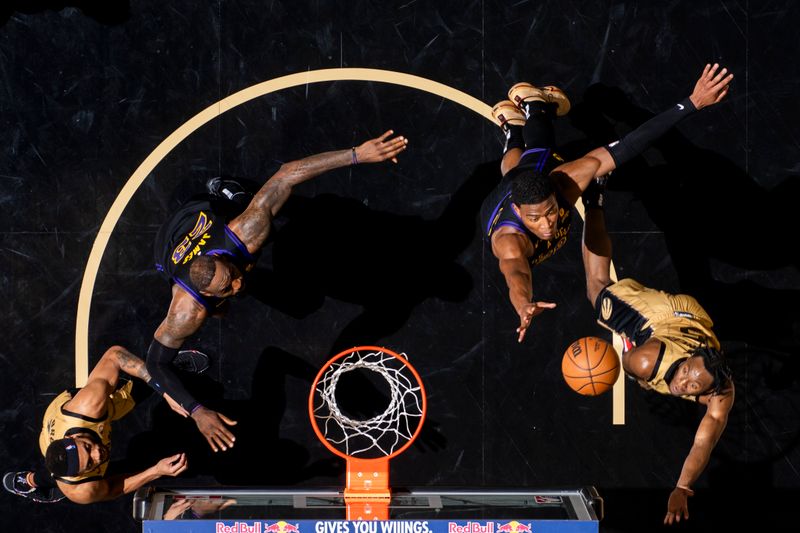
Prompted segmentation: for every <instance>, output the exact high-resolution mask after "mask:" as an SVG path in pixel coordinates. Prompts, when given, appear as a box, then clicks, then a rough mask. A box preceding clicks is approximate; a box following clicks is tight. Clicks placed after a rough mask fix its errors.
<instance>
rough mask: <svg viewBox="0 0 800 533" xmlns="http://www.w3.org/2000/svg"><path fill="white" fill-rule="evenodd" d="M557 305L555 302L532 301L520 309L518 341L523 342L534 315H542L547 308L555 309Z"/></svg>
mask: <svg viewBox="0 0 800 533" xmlns="http://www.w3.org/2000/svg"><path fill="white" fill-rule="evenodd" d="M555 306H556V304H554V303H553V302H530V303H527V304H525V305H524V306H522V309H520V310H519V327H518V328H517V333H518V334H519V338H518V339H517V342H522V341H523V339H524V338H525V333H526V332H527V331H528V328H529V327H530V325H531V321H532V320H533V317H535V316H538V315H541V314H542V313H543V312H544V310H545V309H553V308H554V307H555Z"/></svg>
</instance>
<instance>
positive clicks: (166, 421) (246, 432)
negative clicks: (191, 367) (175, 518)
mask: <svg viewBox="0 0 800 533" xmlns="http://www.w3.org/2000/svg"><path fill="white" fill-rule="evenodd" d="M212 357H213V356H212ZM318 370H319V369H318V368H317V367H315V366H313V365H311V364H310V363H308V362H307V361H306V360H305V359H303V358H302V357H299V356H297V355H294V354H291V353H289V352H287V351H285V350H283V349H281V348H277V347H274V346H268V347H266V348H265V349H264V350H263V351H262V352H261V354H260V355H259V357H258V361H257V363H256V366H255V370H254V372H253V376H252V382H251V396H250V398H248V399H245V400H229V399H224V390H223V386H222V385H221V384H220V383H219V380H217V379H213V378H212V377H210V376H205V375H200V376H196V375H188V374H182V375H181V377H182V378H183V379H185V383H186V385H187V388H188V389H189V390H190V391H192V393H193V394H195V395H196V396H197V398H198V399H199V400H200V401H201V402H202V403H203V404H204V405H207V406H209V407H210V408H212V409H215V410H218V411H219V412H222V413H225V414H226V415H227V416H228V417H230V418H232V419H234V420H236V421H237V424H236V425H235V426H234V427H233V433H234V435H235V436H236V443H235V445H234V446H233V447H232V448H231V449H229V450H227V451H224V452H222V451H220V452H217V453H214V452H213V451H211V449H210V447H209V446H208V444H207V443H206V441H205V439H204V438H203V437H202V435H201V434H200V433H199V432H198V431H197V428H196V426H195V424H194V422H192V421H191V420H187V419H182V418H179V417H178V416H177V415H176V414H175V413H173V412H172V411H171V410H170V409H169V408H168V406H167V405H166V404H165V403H164V402H160V403H158V404H157V405H156V406H155V407H154V408H152V410H151V411H150V416H149V418H150V421H149V422H150V425H151V428H152V429H151V430H150V431H145V432H142V433H140V434H138V435H135V436H134V437H132V438H131V439H130V441H129V444H128V455H127V457H126V459H125V460H124V461H123V462H121V466H122V468H123V469H125V468H135V467H139V466H142V465H150V464H153V462H154V461H155V460H158V459H160V458H161V457H166V456H167V455H170V454H174V453H178V452H186V453H187V455H188V458H189V464H190V467H189V470H188V471H187V473H186V474H185V475H183V476H181V477H179V478H174V479H173V478H162V479H160V480H159V481H158V484H159V485H160V486H187V485H191V486H194V485H196V486H207V485H214V484H221V485H232V486H233V485H238V486H253V485H260V486H278V485H282V486H291V485H296V484H300V483H302V482H303V481H305V480H308V479H319V478H322V479H325V478H327V479H330V480H331V481H330V483H331V484H332V485H337V484H341V483H342V481H341V478H342V477H343V475H344V472H345V464H344V461H343V460H342V459H341V458H339V457H338V456H335V455H333V454H332V453H330V452H329V451H328V450H326V449H324V448H323V446H322V444H321V443H319V441H318V440H317V438H316V437H315V436H314V434H313V431H312V429H311V423H310V421H309V419H308V416H307V414H306V410H305V409H296V408H294V407H293V408H292V409H289V410H288V411H287V401H289V398H291V397H292V395H291V394H290V393H289V391H288V390H287V382H288V381H289V380H300V381H301V382H303V383H305V384H307V388H304V389H303V391H304V394H302V395H301V396H302V401H303V402H305V399H306V397H307V396H306V393H307V391H308V390H310V386H311V383H312V382H313V380H314V377H315V376H316V374H317V372H318ZM350 374H356V373H350ZM351 377H353V378H355V379H354V380H351V381H350V383H348V384H347V387H346V390H345V394H344V395H343V398H342V401H343V403H344V404H345V405H348V406H351V405H353V406H355V405H363V406H364V408H365V409H367V410H366V411H358V410H354V411H352V414H353V415H355V416H359V414H365V415H369V414H372V411H370V409H372V408H373V407H372V406H375V405H381V404H382V402H384V403H387V404H388V398H387V397H382V392H381V391H380V390H379V388H378V387H376V386H375V385H374V383H372V382H370V381H369V380H367V379H363V378H359V377H357V376H355V375H353V376H351ZM294 396H296V395H294ZM294 399H295V400H296V398H294ZM303 405H305V403H303ZM287 412H293V413H297V412H300V413H302V415H301V417H300V418H299V419H297V420H295V419H290V420H285V419H284V417H285V414H286V413H287ZM436 427H437V424H436V423H435V422H432V423H430V424H428V422H426V425H425V426H424V427H423V430H422V432H421V433H420V436H419V438H418V441H420V444H418V445H417V448H418V449H422V450H423V451H424V450H425V449H437V447H438V448H441V447H444V445H445V444H446V440H445V439H444V437H443V436H442V435H441V434H440V433H438V431H437V430H436Z"/></svg>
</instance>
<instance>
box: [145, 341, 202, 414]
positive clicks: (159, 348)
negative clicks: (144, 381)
mask: <svg viewBox="0 0 800 533" xmlns="http://www.w3.org/2000/svg"><path fill="white" fill-rule="evenodd" d="M177 355H178V350H177V349H176V348H169V347H167V346H164V345H163V344H161V343H160V342H158V341H157V340H156V339H153V342H151V343H150V348H148V350H147V361H146V364H147V371H148V372H150V377H151V379H150V386H151V387H153V388H154V389H155V390H156V392H158V393H159V394H161V395H162V396H163V395H164V394H165V393H166V394H169V395H170V396H171V397H172V399H173V400H175V401H176V402H178V403H179V404H181V407H183V408H184V409H186V410H187V411H189V413H191V412H192V411H193V410H194V409H195V408H197V407H198V406H199V405H200V404H199V403H198V402H197V400H195V399H194V397H193V396H192V395H191V394H189V391H187V390H186V387H184V386H183V383H181V380H180V378H179V377H178V376H177V375H176V374H175V372H174V370H173V368H172V360H173V359H175V356H177Z"/></svg>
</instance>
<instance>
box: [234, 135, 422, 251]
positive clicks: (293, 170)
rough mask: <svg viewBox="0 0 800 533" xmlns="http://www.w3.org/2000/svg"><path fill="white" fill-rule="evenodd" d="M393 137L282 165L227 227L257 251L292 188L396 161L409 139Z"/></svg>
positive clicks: (383, 136) (382, 136) (248, 246)
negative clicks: (329, 175) (342, 170)
mask: <svg viewBox="0 0 800 533" xmlns="http://www.w3.org/2000/svg"><path fill="white" fill-rule="evenodd" d="M393 134H394V132H393V131H392V130H389V131H387V132H386V133H384V134H383V135H381V136H380V137H377V138H375V139H371V140H369V141H367V142H365V143H363V144H361V145H360V146H357V147H355V148H353V149H350V148H348V149H347V150H338V151H335V152H325V153H322V154H317V155H312V156H310V157H306V158H305V159H300V160H298V161H291V162H289V163H285V164H284V165H282V166H281V168H280V169H279V170H278V172H276V173H275V174H274V175H273V176H272V177H271V178H269V179H268V180H267V182H266V183H265V184H264V185H263V186H262V187H261V189H260V190H259V191H258V192H257V193H256V195H255V197H254V198H253V200H252V201H251V202H250V205H249V206H247V209H245V211H244V212H243V213H242V214H241V215H239V216H238V217H236V218H234V219H233V220H231V221H230V223H228V227H229V228H230V229H231V230H232V231H233V232H234V233H235V234H236V236H237V237H239V239H241V241H242V242H243V243H244V244H245V245H246V246H247V250H248V251H249V252H250V253H254V252H256V251H258V250H259V249H260V248H261V246H262V245H263V244H264V241H266V240H267V236H268V235H269V229H270V226H271V223H272V218H273V217H274V216H275V215H276V214H277V213H278V211H279V210H280V208H281V207H283V204H285V203H286V200H288V198H289V195H291V193H292V187H294V186H295V185H297V184H299V183H302V182H304V181H308V180H310V179H311V178H314V177H316V176H319V175H320V174H322V173H324V172H327V171H329V170H333V169H335V168H341V167H346V166H348V165H352V164H356V163H378V162H381V161H386V160H387V159H391V160H393V161H395V162H396V161H397V159H396V157H397V155H398V154H399V153H400V152H402V151H403V150H405V149H406V145H407V144H408V140H407V139H406V138H404V137H402V136H401V137H394V138H392V139H389V137H391V136H392V135H393ZM387 139H388V140H387Z"/></svg>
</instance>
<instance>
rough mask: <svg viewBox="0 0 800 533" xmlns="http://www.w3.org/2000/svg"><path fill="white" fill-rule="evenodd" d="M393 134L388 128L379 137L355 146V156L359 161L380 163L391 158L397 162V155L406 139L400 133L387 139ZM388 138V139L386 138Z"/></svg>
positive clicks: (404, 145) (405, 143)
mask: <svg viewBox="0 0 800 533" xmlns="http://www.w3.org/2000/svg"><path fill="white" fill-rule="evenodd" d="M392 135H394V131H393V130H389V131H387V132H386V133H384V134H383V135H381V136H380V137H377V138H375V139H371V140H369V141H367V142H365V143H364V144H362V145H361V146H358V147H357V148H356V157H357V158H358V162H359V163H380V162H381V161H386V160H387V159H391V160H392V162H393V163H397V155H398V154H399V153H400V152H402V151H403V150H405V149H406V146H408V139H406V138H405V137H403V136H402V135H400V136H398V137H394V138H393V139H389V137H391V136H392ZM387 139H388V140H387Z"/></svg>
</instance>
